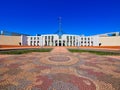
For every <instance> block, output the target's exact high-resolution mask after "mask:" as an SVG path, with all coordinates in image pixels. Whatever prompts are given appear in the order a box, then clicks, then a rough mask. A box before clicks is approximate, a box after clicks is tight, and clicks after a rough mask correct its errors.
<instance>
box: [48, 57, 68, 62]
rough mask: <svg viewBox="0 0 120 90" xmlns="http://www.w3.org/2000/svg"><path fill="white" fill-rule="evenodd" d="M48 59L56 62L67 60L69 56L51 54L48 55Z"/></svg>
mask: <svg viewBox="0 0 120 90" xmlns="http://www.w3.org/2000/svg"><path fill="white" fill-rule="evenodd" d="M49 60H51V61H56V62H64V61H69V60H70V58H69V57H65V56H53V57H49Z"/></svg>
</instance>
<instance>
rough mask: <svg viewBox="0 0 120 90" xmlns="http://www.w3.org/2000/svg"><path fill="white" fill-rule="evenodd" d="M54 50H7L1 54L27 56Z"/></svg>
mask: <svg viewBox="0 0 120 90" xmlns="http://www.w3.org/2000/svg"><path fill="white" fill-rule="evenodd" d="M51 50H52V48H41V49H19V50H18V49H16V50H6V51H0V54H25V53H31V52H50V51H51Z"/></svg>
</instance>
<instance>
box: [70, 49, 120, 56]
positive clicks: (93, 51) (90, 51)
mask: <svg viewBox="0 0 120 90" xmlns="http://www.w3.org/2000/svg"><path fill="white" fill-rule="evenodd" d="M68 50H69V51H70V52H79V53H82V52H89V53H93V54H97V55H120V52H112V51H96V50H81V49H68Z"/></svg>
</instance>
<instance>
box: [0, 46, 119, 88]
mask: <svg viewBox="0 0 120 90" xmlns="http://www.w3.org/2000/svg"><path fill="white" fill-rule="evenodd" d="M57 57H58V61H57ZM60 57H61V58H60ZM116 57H117V56H112V57H111V56H107V57H106V56H99V55H95V54H89V53H70V52H69V51H68V50H67V49H66V48H65V47H55V48H54V49H53V50H52V51H51V52H45V53H38V52H34V53H29V54H22V55H0V90H120V58H116ZM118 57H119V56H118ZM66 59H67V60H66Z"/></svg>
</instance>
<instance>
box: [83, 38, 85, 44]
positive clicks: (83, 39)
mask: <svg viewBox="0 0 120 90" xmlns="http://www.w3.org/2000/svg"><path fill="white" fill-rule="evenodd" d="M84 39H85V37H83V46H84V45H85V40H84Z"/></svg>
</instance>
